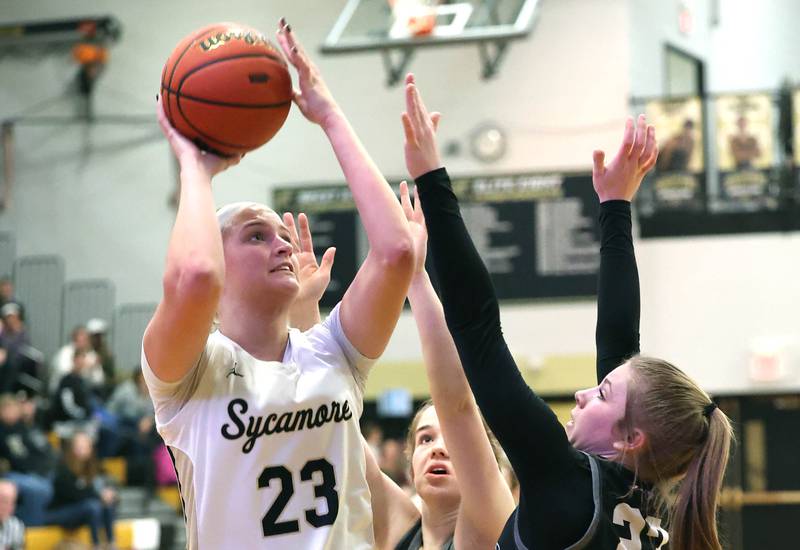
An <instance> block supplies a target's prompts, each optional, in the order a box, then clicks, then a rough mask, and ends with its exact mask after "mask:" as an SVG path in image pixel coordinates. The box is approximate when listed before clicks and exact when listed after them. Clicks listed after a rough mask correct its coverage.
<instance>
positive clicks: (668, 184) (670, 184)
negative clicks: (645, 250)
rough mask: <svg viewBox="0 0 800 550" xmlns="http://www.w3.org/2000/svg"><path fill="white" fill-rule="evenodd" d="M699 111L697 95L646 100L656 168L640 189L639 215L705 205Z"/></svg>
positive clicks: (700, 117)
mask: <svg viewBox="0 0 800 550" xmlns="http://www.w3.org/2000/svg"><path fill="white" fill-rule="evenodd" d="M702 113H703V109H702V103H701V101H700V99H699V98H696V97H692V98H684V99H676V100H658V101H649V102H648V103H647V104H646V106H645V114H646V115H647V120H648V123H650V124H652V125H654V126H655V127H656V136H657V137H658V142H659V155H658V162H657V164H656V168H655V169H654V170H653V171H652V172H651V173H650V175H649V176H648V178H647V181H646V182H645V183H644V184H643V185H642V189H641V191H640V192H639V198H638V200H637V206H638V208H639V213H640V214H641V215H643V216H652V215H654V214H658V213H659V212H664V211H671V210H680V211H687V210H689V211H701V210H703V209H704V208H705V194H706V180H705V158H704V146H703V144H704V139H703V114H702Z"/></svg>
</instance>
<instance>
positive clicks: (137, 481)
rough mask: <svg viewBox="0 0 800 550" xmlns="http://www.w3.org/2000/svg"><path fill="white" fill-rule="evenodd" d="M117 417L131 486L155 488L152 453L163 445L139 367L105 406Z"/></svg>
mask: <svg viewBox="0 0 800 550" xmlns="http://www.w3.org/2000/svg"><path fill="white" fill-rule="evenodd" d="M106 408H107V409H108V411H109V412H110V413H111V414H113V415H114V416H116V418H117V424H118V426H119V429H118V431H117V433H118V435H119V437H120V445H119V447H118V449H117V450H118V452H119V454H120V455H121V456H124V457H125V458H126V459H127V466H128V472H127V474H128V476H127V479H128V483H130V484H132V485H142V486H145V487H149V488H151V489H152V488H154V483H155V470H154V467H155V465H154V461H153V451H154V450H155V448H156V446H157V445H158V444H159V443H160V442H161V437H160V436H159V435H158V432H156V426H155V411H154V410H153V401H152V400H151V399H150V394H149V393H148V391H147V386H146V385H145V383H144V376H143V375H142V369H141V367H140V366H138V365H137V367H136V368H135V369H134V371H133V374H132V375H131V377H130V378H128V379H127V380H125V381H124V382H122V383H121V384H120V385H119V386H117V388H116V389H115V390H114V393H113V394H111V398H110V399H109V400H108V403H107V405H106Z"/></svg>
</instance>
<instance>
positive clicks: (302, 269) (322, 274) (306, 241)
mask: <svg viewBox="0 0 800 550" xmlns="http://www.w3.org/2000/svg"><path fill="white" fill-rule="evenodd" d="M283 223H285V224H286V227H288V228H289V234H290V236H291V238H292V246H293V248H294V254H295V255H296V256H297V263H298V264H299V269H298V273H297V281H298V282H299V283H300V293H299V294H298V295H297V301H310V302H313V303H317V302H319V300H320V299H321V298H322V295H323V294H324V293H325V289H326V288H328V284H329V283H330V282H331V268H332V267H333V258H334V256H335V255H336V248H334V247H331V248H328V249H327V250H326V251H325V253H324V254H323V255H322V263H319V264H318V263H317V257H316V255H314V243H313V241H312V240H311V229H310V228H309V226H308V217H307V216H306V215H305V214H302V213H301V214H299V215H298V216H297V224H296V225H295V222H294V216H293V215H292V214H291V213H290V212H286V213H285V214H284V215H283ZM298 226H299V231H298Z"/></svg>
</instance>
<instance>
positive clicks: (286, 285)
mask: <svg viewBox="0 0 800 550" xmlns="http://www.w3.org/2000/svg"><path fill="white" fill-rule="evenodd" d="M271 283H272V284H270V290H271V292H273V293H275V294H277V295H279V296H283V297H286V298H289V299H292V300H293V299H294V298H296V297H297V295H298V294H299V293H300V283H299V282H298V281H297V277H293V276H289V275H283V276H282V277H280V278H276V280H273V281H271Z"/></svg>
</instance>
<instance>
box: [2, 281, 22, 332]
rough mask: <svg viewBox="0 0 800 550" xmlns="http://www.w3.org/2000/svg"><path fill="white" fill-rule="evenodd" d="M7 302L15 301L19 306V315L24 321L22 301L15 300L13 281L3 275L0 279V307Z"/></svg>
mask: <svg viewBox="0 0 800 550" xmlns="http://www.w3.org/2000/svg"><path fill="white" fill-rule="evenodd" d="M8 303H15V304H17V306H19V316H20V318H21V319H22V320H23V321H24V320H25V307H24V306H23V305H22V302H20V301H19V300H17V297H16V296H14V283H13V282H12V281H11V279H9V278H8V277H3V278H2V279H0V308H2V307H3V306H4V305H6V304H8Z"/></svg>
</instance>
